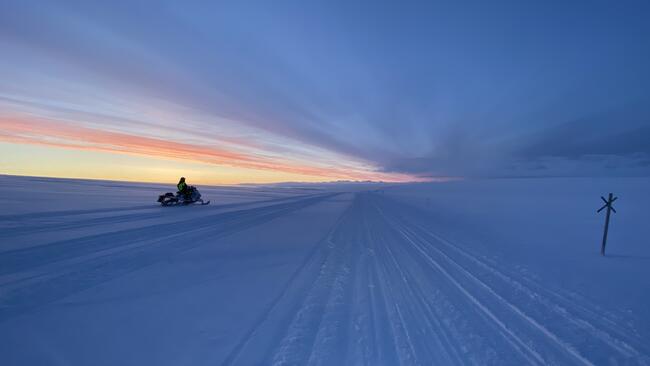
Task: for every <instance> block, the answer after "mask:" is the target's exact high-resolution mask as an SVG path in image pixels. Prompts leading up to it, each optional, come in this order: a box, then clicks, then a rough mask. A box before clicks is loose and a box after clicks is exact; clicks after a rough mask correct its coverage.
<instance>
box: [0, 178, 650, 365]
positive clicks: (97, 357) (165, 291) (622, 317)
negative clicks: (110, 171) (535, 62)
mask: <svg viewBox="0 0 650 366" xmlns="http://www.w3.org/2000/svg"><path fill="white" fill-rule="evenodd" d="M648 187H650V179H648V178H616V179H613V178H612V179H587V178H574V179H564V178H546V179H498V180H497V179H495V180H474V181H470V180H468V181H454V182H445V183H427V184H410V185H377V184H322V185H318V184H305V185H299V184H293V185H274V186H235V187H199V189H200V191H201V193H202V195H203V196H204V198H205V199H209V200H211V201H212V204H210V205H209V206H191V207H166V208H163V207H160V206H158V205H157V203H156V202H155V200H156V198H157V196H158V195H159V194H161V193H164V192H167V191H170V190H172V189H173V185H172V184H170V185H169V186H165V185H156V184H136V183H123V182H107V181H85V180H63V179H46V178H29V177H11V176H0V188H2V191H3V197H2V198H0V203H1V204H2V207H4V208H5V210H4V213H2V214H1V215H0V362H1V363H2V364H3V365H45V364H46V365H219V364H221V365H306V364H309V365H431V364H435V365H465V364H469V365H472V364H476V365H504V364H512V365H521V364H537V365H543V364H555V365H648V364H650V342H649V340H650V306H648V304H650V281H649V278H650V276H649V274H650V245H648V240H647V238H648V237H650V225H648V224H647V223H648V214H647V208H648V207H650V191H649V188H648ZM609 192H613V193H614V194H615V195H617V196H619V197H620V198H619V200H618V201H617V202H616V203H615V207H616V209H617V211H618V213H616V214H613V216H612V223H611V225H610V235H609V241H608V247H607V256H606V257H601V256H600V255H599V249H600V240H601V235H602V225H603V220H604V214H603V213H601V214H597V213H596V212H595V211H596V209H598V208H599V207H600V205H601V201H600V198H599V197H600V196H601V195H606V194H607V193H609Z"/></svg>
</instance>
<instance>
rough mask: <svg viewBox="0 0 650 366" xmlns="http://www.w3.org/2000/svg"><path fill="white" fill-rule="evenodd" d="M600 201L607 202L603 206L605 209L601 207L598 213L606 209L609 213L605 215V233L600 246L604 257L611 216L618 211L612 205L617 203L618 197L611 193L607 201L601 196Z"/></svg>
mask: <svg viewBox="0 0 650 366" xmlns="http://www.w3.org/2000/svg"><path fill="white" fill-rule="evenodd" d="M600 199H602V200H603V202H605V204H604V205H603V207H601V208H600V209H599V210H598V211H596V212H600V211H602V210H603V209H604V208H607V213H606V214H605V230H604V232H603V243H602V245H601V246H600V255H603V256H604V255H605V246H606V245H607V232H608V231H609V216H610V215H611V212H612V211H614V213H616V210H615V209H614V207H612V203H614V201H616V200H617V199H618V197H614V195H613V194H612V193H610V194H609V196H608V197H607V199H605V197H603V196H600Z"/></svg>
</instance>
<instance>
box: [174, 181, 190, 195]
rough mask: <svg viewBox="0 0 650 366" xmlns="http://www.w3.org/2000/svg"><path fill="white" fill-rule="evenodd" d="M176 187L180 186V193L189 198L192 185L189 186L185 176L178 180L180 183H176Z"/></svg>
mask: <svg viewBox="0 0 650 366" xmlns="http://www.w3.org/2000/svg"><path fill="white" fill-rule="evenodd" d="M176 188H178V193H180V194H182V195H183V196H185V198H189V196H190V194H191V192H190V187H188V186H187V183H185V177H181V179H180V180H179V181H178V184H177V185H176Z"/></svg>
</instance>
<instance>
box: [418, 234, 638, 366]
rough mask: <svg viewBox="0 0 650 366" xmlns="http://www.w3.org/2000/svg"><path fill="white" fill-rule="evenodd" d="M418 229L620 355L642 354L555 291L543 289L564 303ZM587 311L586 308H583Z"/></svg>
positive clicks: (622, 332) (619, 333)
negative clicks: (589, 319) (550, 299)
mask: <svg viewBox="0 0 650 366" xmlns="http://www.w3.org/2000/svg"><path fill="white" fill-rule="evenodd" d="M419 229H420V230H422V231H423V232H425V233H427V234H428V235H429V236H431V237H432V238H434V239H435V240H437V241H439V242H441V243H443V244H445V245H446V246H447V247H449V248H451V249H453V250H455V251H456V252H457V253H459V254H461V255H462V256H464V257H465V258H467V259H468V260H470V261H472V262H473V263H475V264H476V265H478V266H479V267H481V268H483V269H485V270H487V271H489V272H490V273H491V274H493V275H494V276H497V277H498V278H499V279H501V280H503V281H504V282H507V283H508V284H510V285H511V286H512V287H513V288H516V289H518V290H520V291H522V292H524V293H525V294H526V295H527V296H528V297H529V298H530V299H533V300H535V301H537V302H539V303H540V304H541V305H543V306H545V307H546V308H547V309H548V310H549V311H552V312H553V313H555V314H557V315H558V316H560V317H562V318H563V319H564V320H565V321H566V322H568V323H570V324H573V325H574V326H576V327H578V328H582V329H584V330H585V331H588V332H589V333H590V335H592V336H595V337H596V338H598V339H600V340H601V341H602V342H604V343H605V344H606V345H608V346H609V347H611V348H612V349H614V350H616V351H618V352H619V353H620V354H621V355H623V356H625V357H643V355H642V354H641V353H640V352H639V351H638V350H636V349H635V348H634V347H633V346H631V345H630V344H628V343H627V342H625V341H623V340H622V339H618V338H615V337H614V336H612V335H610V334H609V333H608V332H607V331H604V330H601V329H599V327H598V326H597V325H594V324H592V323H590V322H589V321H587V320H585V319H582V318H578V316H580V314H579V311H575V309H571V307H570V306H566V304H569V303H568V301H569V300H567V299H566V298H564V297H563V296H562V295H561V294H559V293H557V292H553V291H550V290H545V292H547V293H548V294H549V295H551V296H553V297H558V298H560V299H562V300H563V301H564V302H565V305H564V306H562V305H557V304H554V303H553V302H551V301H549V299H547V298H545V297H544V296H543V295H542V294H540V293H539V292H540V290H544V289H543V288H541V287H540V286H539V285H536V286H535V287H536V288H537V290H534V289H533V288H532V287H530V285H524V284H523V283H522V282H519V281H517V280H515V279H514V278H512V277H511V276H509V275H507V274H504V273H503V272H502V271H501V270H499V269H497V268H495V267H493V266H492V265H490V264H488V263H486V262H484V261H482V260H481V259H479V258H478V257H477V256H475V255H471V254H469V253H468V252H467V251H465V250H464V249H462V248H460V247H459V246H458V245H456V244H453V243H451V242H450V241H448V240H447V239H444V238H442V237H440V236H439V235H437V234H435V233H432V232H430V231H428V230H426V229H424V228H422V227H419ZM522 280H524V281H526V280H528V281H531V280H529V279H526V278H522ZM571 305H572V306H573V307H579V306H580V307H583V308H584V306H585V305H581V304H576V303H575V302H573V303H571ZM585 310H586V311H587V309H585ZM591 314H592V315H596V314H594V313H591ZM613 332H615V333H617V335H618V336H622V335H624V334H625V333H626V331H625V330H623V329H615V330H613Z"/></svg>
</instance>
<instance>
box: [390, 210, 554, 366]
mask: <svg viewBox="0 0 650 366" xmlns="http://www.w3.org/2000/svg"><path fill="white" fill-rule="evenodd" d="M380 212H381V211H380ZM382 215H383V213H382ZM384 218H385V219H386V222H387V223H388V224H393V223H394V222H393V221H392V220H388V219H387V218H386V217H385V216H384ZM397 230H398V231H399V229H397ZM403 237H404V239H406V241H407V242H408V243H410V244H412V245H413V246H414V247H416V249H417V250H418V251H419V252H420V253H421V254H422V255H423V257H424V258H426V259H427V260H428V261H429V263H430V264H431V265H432V266H433V267H435V268H436V269H437V270H438V271H439V272H440V273H441V274H442V275H443V276H444V277H445V278H446V279H447V280H448V281H449V283H451V284H452V285H454V287H456V289H458V291H460V293H462V294H463V295H464V296H465V297H466V298H467V300H469V302H470V303H471V304H472V305H474V306H475V307H476V309H478V310H479V311H481V312H482V313H483V314H484V315H486V316H487V317H488V318H489V319H490V320H492V321H493V322H494V324H495V325H496V326H497V327H498V328H499V329H500V330H501V331H502V332H503V333H504V334H507V335H508V340H509V343H510V344H511V345H512V346H513V349H515V350H516V351H518V352H519V353H520V354H521V355H522V356H523V357H524V358H525V359H526V360H528V362H529V363H531V364H540V365H544V364H545V361H544V358H543V357H542V356H541V355H540V354H539V353H538V352H537V351H535V350H534V349H532V348H531V347H530V346H529V345H528V344H527V343H526V342H525V341H523V340H522V339H521V338H520V337H518V336H517V335H516V334H515V333H514V332H512V330H511V329H510V328H509V327H508V326H507V325H506V324H505V322H504V321H503V320H501V319H500V318H498V317H497V316H496V315H495V314H494V313H493V312H492V311H491V310H490V309H489V308H488V307H487V306H485V305H484V304H483V303H482V302H481V301H480V300H478V299H477V298H476V297H475V296H474V295H473V294H472V293H470V291H469V290H468V289H467V288H465V287H464V286H463V285H461V284H460V283H459V282H458V280H457V279H456V278H455V277H454V276H453V275H451V274H450V273H449V272H448V271H447V270H445V269H444V268H443V267H442V266H441V265H440V264H439V263H438V262H437V261H436V260H435V259H433V258H432V257H431V256H430V255H429V254H428V253H427V252H425V251H423V250H421V248H419V247H418V246H417V245H416V244H415V243H413V241H412V240H411V239H410V238H409V237H408V236H406V235H404V236H403Z"/></svg>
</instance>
